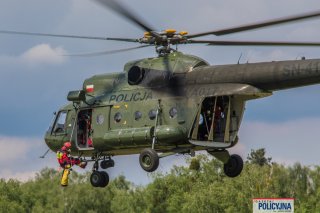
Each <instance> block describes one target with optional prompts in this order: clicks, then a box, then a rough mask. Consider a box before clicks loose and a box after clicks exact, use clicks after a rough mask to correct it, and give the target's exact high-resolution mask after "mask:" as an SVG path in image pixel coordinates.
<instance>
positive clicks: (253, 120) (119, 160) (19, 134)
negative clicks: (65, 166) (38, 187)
mask: <svg viewBox="0 0 320 213" xmlns="http://www.w3.org/2000/svg"><path fill="white" fill-rule="evenodd" d="M121 2H123V3H124V4H125V5H128V7H129V8H132V9H133V10H134V11H136V12H137V13H139V14H140V16H141V17H143V18H144V19H145V20H146V21H147V22H148V23H150V25H152V26H154V28H156V29H158V30H163V29H166V28H175V29H177V30H178V31H180V30H187V31H188V32H189V33H190V34H193V33H198V32H205V31H209V30H214V29H220V28H225V27H231V26H236V25H239V24H246V23H251V22H256V21H263V20H267V19H272V18H277V17H283V16H288V15H294V14H300V13H305V12H309V11H314V10H318V9H319V8H320V2H319V1H318V0H309V1H308V2H306V1H303V0H282V1H275V0H260V1H256V0H244V1H237V0H230V1H218V0H211V1H209V0H199V1H190V0H186V1H183V3H182V2H181V1H178V0H170V1H169V0H163V1H145V0H141V1H129V0H122V1H121ZM319 26H320V19H319V20H317V19H316V20H310V21H304V22H299V23H293V24H287V25H283V26H278V27H271V28H266V29H263V30H256V31H252V32H246V33H237V34H234V35H229V36H224V37H219V38H215V37H214V36H207V37H204V39H221V40H225V39H234V40H275V41H276V40H284V41H317V42H320V39H319V34H320V28H319ZM0 29H2V30H17V31H30V32H41V33H55V34H75V35H90V36H106V37H132V38H139V37H141V36H142V35H143V31H142V30H140V28H138V27H136V26H135V25H132V24H131V23H129V22H127V21H126V20H125V19H123V18H121V17H119V16H118V15H116V14H115V13H113V12H111V11H110V10H107V9H105V8H102V7H101V6H100V5H98V4H95V3H94V2H93V1H92V0H55V1H50V0H29V1H28V2H23V3H22V2H21V1H19V0H2V1H0ZM133 46H136V45H135V44H128V43H118V42H110V41H94V40H81V39H67V38H65V39H64V38H49V37H31V36H18V35H0V91H1V94H0V98H1V104H0V118H1V122H0V146H1V147H2V148H1V149H0V168H1V170H0V178H11V177H15V178H19V179H21V180H25V179H27V178H30V177H32V176H33V175H34V173H35V172H37V171H39V170H40V169H41V168H43V167H45V166H49V167H56V168H57V165H56V161H55V158H54V153H50V154H49V156H48V159H47V160H40V159H39V158H38V157H39V156H40V155H42V154H43V152H45V151H46V146H45V144H44V141H43V135H44V132H45V131H46V129H47V128H48V126H49V124H50V122H51V120H52V117H53V112H54V111H56V110H57V109H58V108H59V107H60V106H62V105H64V104H66V95H67V93H68V91H70V90H77V89H80V88H81V86H82V82H83V80H84V79H86V78H88V77H90V76H92V75H94V74H99V73H108V72H116V71H119V72H121V71H122V69H123V65H124V64H125V63H126V62H127V61H129V60H135V59H140V58H145V57H153V56H155V52H154V49H153V48H151V47H150V48H144V49H139V50H136V51H131V52H126V53H120V54H115V55H108V56H100V57H87V58H76V57H62V56H61V55H62V54H65V53H83V52H94V51H103V50H113V49H119V48H126V47H133ZM179 50H181V51H183V52H185V53H189V54H193V55H197V56H199V57H202V58H204V59H205V60H207V61H208V62H209V63H210V64H230V63H236V62H237V61H238V58H239V56H240V54H241V53H242V58H241V60H240V62H241V63H245V62H247V61H248V62H258V61H272V60H294V59H298V58H301V57H302V56H305V57H306V58H319V48H301V47H299V48H295V47H290V48H289V47H214V46H205V45H189V46H183V45H182V46H180V47H179ZM319 95H320V86H318V85H314V86H309V87H303V88H297V89H292V90H286V91H279V92H275V93H274V95H273V96H271V97H267V98H264V99H259V100H254V101H251V102H248V104H247V107H246V112H245V116H244V120H243V123H242V127H241V130H240V143H239V144H238V145H237V147H235V148H234V149H233V150H232V152H234V153H238V154H241V155H242V156H243V157H244V158H245V157H246V156H247V154H248V152H250V149H257V148H261V147H265V148H266V149H267V155H270V156H272V157H273V159H274V160H276V161H280V162H283V163H286V164H292V163H294V162H297V161H298V162H301V163H303V164H305V165H315V164H318V165H319V164H320V157H318V150H320V141H319V134H318V133H319V130H320V110H319V109H320V99H319ZM115 160H116V168H113V169H111V170H110V172H109V173H110V174H111V175H112V176H113V177H114V176H116V175H118V174H121V173H122V174H125V175H126V176H127V178H128V179H129V180H131V181H134V182H135V183H138V184H139V183H144V182H146V181H147V180H148V175H147V174H146V173H145V172H144V171H143V170H142V169H141V168H140V166H139V163H138V155H134V156H130V157H116V158H115ZM184 160H185V157H184V156H172V157H169V158H166V159H161V166H160V169H159V170H160V171H168V170H169V169H170V168H172V166H173V165H174V164H181V163H182V162H183V161H184Z"/></svg>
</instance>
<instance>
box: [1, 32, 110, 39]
mask: <svg viewBox="0 0 320 213" xmlns="http://www.w3.org/2000/svg"><path fill="white" fill-rule="evenodd" d="M0 33H2V34H15V35H29V36H46V37H60V38H80V39H95V40H108V39H107V38H106V37H97V36H78V35H62V34H49V33H32V32H20V31H10V30H0Z"/></svg>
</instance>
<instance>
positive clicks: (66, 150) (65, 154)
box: [57, 142, 87, 187]
mask: <svg viewBox="0 0 320 213" xmlns="http://www.w3.org/2000/svg"><path fill="white" fill-rule="evenodd" d="M70 153H71V142H65V143H64V144H63V146H62V147H61V149H60V150H58V151H57V160H58V162H59V164H60V167H61V168H62V169H63V172H62V176H61V181H60V184H61V186H64V187H65V186H68V180H69V174H70V170H71V167H72V166H73V165H75V164H76V165H78V166H79V167H81V168H85V167H86V165H87V162H82V161H81V160H80V159H78V158H73V157H72V156H71V155H70Z"/></svg>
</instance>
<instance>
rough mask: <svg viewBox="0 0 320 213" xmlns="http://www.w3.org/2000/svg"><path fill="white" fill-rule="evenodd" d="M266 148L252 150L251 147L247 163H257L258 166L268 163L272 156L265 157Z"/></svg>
mask: <svg viewBox="0 0 320 213" xmlns="http://www.w3.org/2000/svg"><path fill="white" fill-rule="evenodd" d="M265 154H266V150H265V149H264V148H261V149H257V150H253V149H251V152H250V154H249V155H248V157H247V160H248V161H249V163H253V164H257V165H259V166H263V165H270V163H271V160H272V158H271V157H269V158H267V157H265Z"/></svg>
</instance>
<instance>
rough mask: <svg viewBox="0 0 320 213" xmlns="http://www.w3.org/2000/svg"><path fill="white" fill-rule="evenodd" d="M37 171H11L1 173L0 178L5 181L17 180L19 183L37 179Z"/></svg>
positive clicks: (6, 170)
mask: <svg viewBox="0 0 320 213" xmlns="http://www.w3.org/2000/svg"><path fill="white" fill-rule="evenodd" d="M36 173H37V171H26V172H13V171H11V170H9V169H5V170H2V171H0V178H3V179H5V180H9V179H16V180H19V181H28V180H31V179H33V178H34V177H35V175H36Z"/></svg>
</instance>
